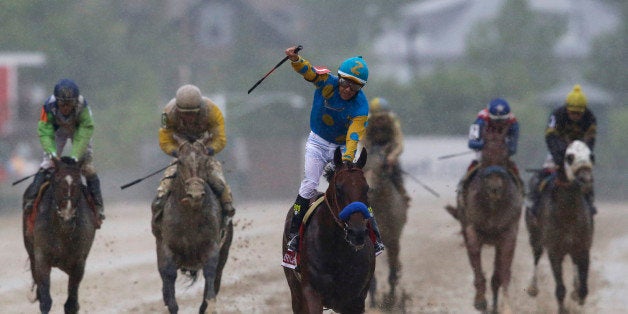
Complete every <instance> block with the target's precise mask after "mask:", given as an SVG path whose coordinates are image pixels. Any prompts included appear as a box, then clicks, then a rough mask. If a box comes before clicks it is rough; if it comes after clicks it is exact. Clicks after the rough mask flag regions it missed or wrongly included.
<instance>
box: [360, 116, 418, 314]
mask: <svg viewBox="0 0 628 314" xmlns="http://www.w3.org/2000/svg"><path fill="white" fill-rule="evenodd" d="M370 126H371V125H370V124H369V127H370ZM366 149H367V150H368V152H369V158H368V161H367V163H366V166H365V167H364V172H365V176H366V179H367V182H368V184H369V187H370V189H369V193H368V199H369V202H370V205H371V207H372V208H373V209H374V210H375V211H376V212H377V214H378V215H377V218H378V219H377V220H378V224H379V228H380V232H381V235H382V242H384V245H386V251H385V253H387V256H388V285H389V290H388V293H387V294H385V295H384V298H383V300H382V302H381V305H380V306H381V307H382V308H383V309H387V310H391V309H392V308H393V307H394V306H395V304H396V301H397V300H396V299H397V296H396V288H397V284H398V283H399V278H400V272H401V261H400V260H399V251H400V249H401V246H400V239H401V232H402V231H403V227H404V226H405V224H406V221H407V216H408V203H407V202H406V200H405V199H404V197H403V195H402V194H401V193H400V191H399V190H398V189H397V187H395V183H394V182H393V181H392V180H393V175H394V174H393V173H392V171H393V169H392V168H391V167H389V166H387V165H386V152H385V149H386V147H385V146H382V145H369V146H368V147H366ZM376 295H377V280H376V277H373V281H372V283H371V289H370V300H371V302H370V305H371V307H375V306H376Z"/></svg>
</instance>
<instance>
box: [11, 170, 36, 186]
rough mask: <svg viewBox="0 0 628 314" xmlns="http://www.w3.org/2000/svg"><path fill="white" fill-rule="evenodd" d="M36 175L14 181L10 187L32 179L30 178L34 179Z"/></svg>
mask: <svg viewBox="0 0 628 314" xmlns="http://www.w3.org/2000/svg"><path fill="white" fill-rule="evenodd" d="M36 174H37V173H36V172H35V173H33V174H31V175H30V176H27V177H24V178H21V179H19V180H17V181H15V182H13V184H11V185H16V184H20V183H21V182H22V181H24V180H26V179H28V178H32V177H34V176H35V175H36Z"/></svg>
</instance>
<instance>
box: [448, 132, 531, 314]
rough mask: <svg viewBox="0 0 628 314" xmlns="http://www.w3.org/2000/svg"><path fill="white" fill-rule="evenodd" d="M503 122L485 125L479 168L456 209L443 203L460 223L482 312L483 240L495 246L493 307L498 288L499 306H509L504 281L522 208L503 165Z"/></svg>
mask: <svg viewBox="0 0 628 314" xmlns="http://www.w3.org/2000/svg"><path fill="white" fill-rule="evenodd" d="M506 132H507V127H506V126H504V127H502V128H500V127H495V128H492V127H489V128H485V129H484V134H483V137H482V138H483V139H484V142H485V144H484V147H483V149H482V157H481V161H480V164H479V167H478V169H477V171H476V172H475V174H474V175H473V177H472V178H471V179H470V182H469V183H468V188H467V191H466V193H460V194H463V195H460V197H461V198H459V202H458V206H457V208H453V207H452V206H447V210H448V211H449V212H450V213H452V215H454V217H456V218H457V219H458V220H460V224H461V226H462V234H463V236H464V241H465V246H466V248H467V254H468V256H469V261H470V263H471V268H472V269H473V273H474V281H473V282H474V286H475V289H476V294H475V299H474V306H475V308H476V309H477V310H480V311H485V310H486V309H487V303H486V298H485V293H486V279H485V278H484V273H483V271H482V260H481V253H482V247H483V245H485V244H487V245H493V246H495V261H494V270H493V276H492V278H491V288H492V292H493V310H494V311H498V308H499V307H500V306H499V305H500V304H499V303H498V292H500V289H499V288H500V287H501V294H502V296H503V297H502V304H501V305H502V306H503V310H504V311H505V312H509V311H510V305H509V301H508V285H509V283H510V275H511V274H510V268H511V265H512V260H513V257H514V253H515V246H516V240H517V231H518V229H519V219H520V216H521V209H522V198H523V195H522V193H521V189H520V188H519V187H518V182H517V180H518V178H516V177H515V176H513V175H512V174H511V173H510V172H509V171H508V170H507V169H508V164H509V163H510V162H512V161H510V160H509V158H508V148H507V145H506V142H505V138H506Z"/></svg>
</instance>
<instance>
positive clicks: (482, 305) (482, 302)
mask: <svg viewBox="0 0 628 314" xmlns="http://www.w3.org/2000/svg"><path fill="white" fill-rule="evenodd" d="M473 306H474V307H475V309H476V310H478V311H486V309H487V305H486V299H477V298H476V299H475V303H474V304H473Z"/></svg>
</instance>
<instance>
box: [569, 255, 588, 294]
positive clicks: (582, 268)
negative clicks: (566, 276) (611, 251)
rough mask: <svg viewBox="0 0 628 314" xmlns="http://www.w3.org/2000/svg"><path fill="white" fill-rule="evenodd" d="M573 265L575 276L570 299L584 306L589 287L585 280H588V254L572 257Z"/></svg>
mask: <svg viewBox="0 0 628 314" xmlns="http://www.w3.org/2000/svg"><path fill="white" fill-rule="evenodd" d="M573 260H574V264H575V266H576V267H575V268H576V269H575V271H574V272H575V273H576V274H575V276H574V289H575V290H574V291H573V292H572V294H571V299H572V300H574V301H577V302H578V304H580V305H584V300H585V299H586V298H587V294H588V293H589V286H588V284H587V280H588V278H589V252H588V251H587V252H584V253H582V255H579V256H573Z"/></svg>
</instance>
